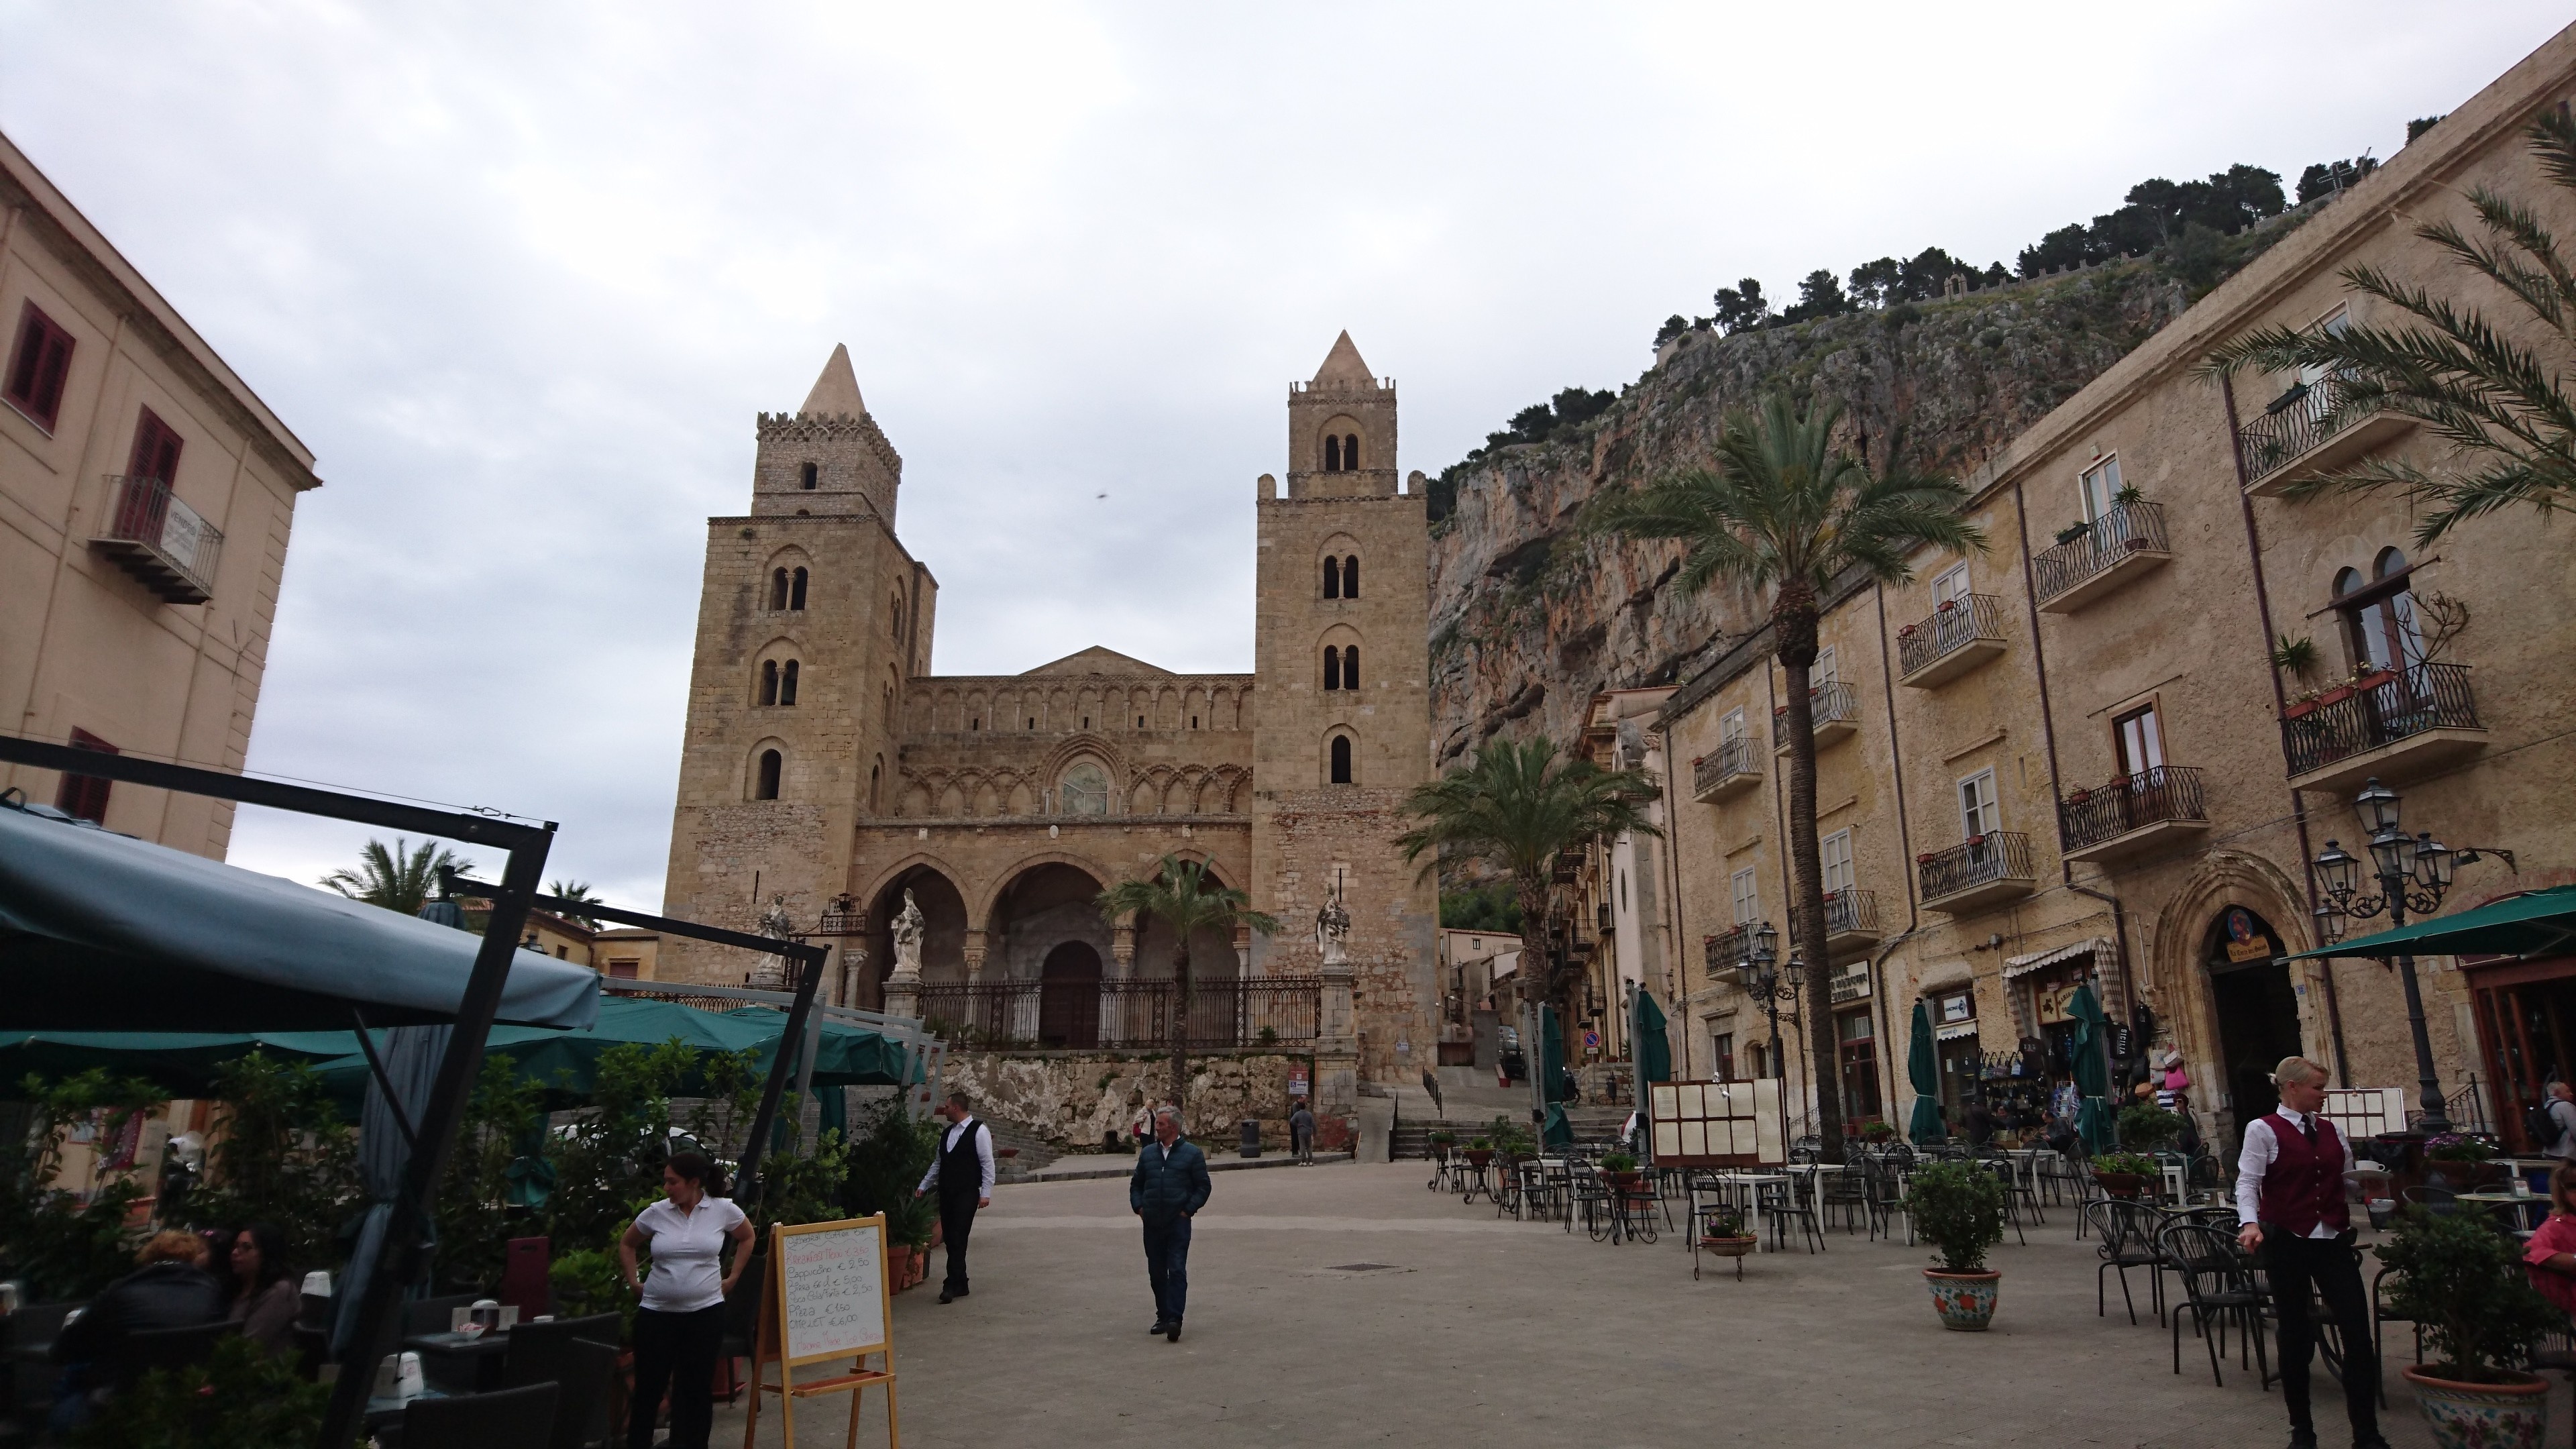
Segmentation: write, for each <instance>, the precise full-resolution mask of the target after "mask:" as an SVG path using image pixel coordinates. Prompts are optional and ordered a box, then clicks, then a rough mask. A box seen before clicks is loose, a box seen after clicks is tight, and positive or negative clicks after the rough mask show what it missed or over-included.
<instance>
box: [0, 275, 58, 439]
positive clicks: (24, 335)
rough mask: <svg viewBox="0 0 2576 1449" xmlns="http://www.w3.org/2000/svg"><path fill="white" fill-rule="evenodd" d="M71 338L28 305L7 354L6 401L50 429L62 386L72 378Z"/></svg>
mask: <svg viewBox="0 0 2576 1449" xmlns="http://www.w3.org/2000/svg"><path fill="white" fill-rule="evenodd" d="M71 370H72V335H71V334H70V333H69V332H66V331H64V330H63V329H62V328H60V327H57V326H55V325H54V319H53V318H51V317H48V316H46V315H45V314H44V313H43V312H41V311H39V310H37V308H36V304H35V303H33V302H30V303H28V304H27V310H26V312H25V313H24V315H23V316H22V318H21V320H20V321H19V323H18V341H17V345H16V346H15V347H14V348H12V349H11V351H10V354H9V385H8V388H7V390H6V392H7V396H8V399H9V401H10V402H11V403H12V404H14V405H15V406H16V407H17V409H18V411H20V412H22V413H25V414H26V415H27V416H28V417H30V418H33V419H35V420H36V421H37V422H38V423H40V424H42V425H43V426H44V428H45V430H46V431H48V432H51V431H52V430H53V426H54V421H55V419H56V418H57V417H58V416H60V414H61V412H62V407H63V384H64V382H65V381H66V380H67V379H69V377H70V376H71Z"/></svg>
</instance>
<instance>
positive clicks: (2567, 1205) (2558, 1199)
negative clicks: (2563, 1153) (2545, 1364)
mask: <svg viewBox="0 0 2576 1449" xmlns="http://www.w3.org/2000/svg"><path fill="white" fill-rule="evenodd" d="M2522 1265H2523V1272H2524V1273H2525V1274H2526V1275H2527V1276H2528V1277H2529V1278H2530V1279H2531V1286H2532V1287H2534V1288H2537V1289H2539V1290H2540V1294H2541V1296H2542V1297H2544V1298H2546V1299H2548V1300H2549V1301H2550V1302H2552V1303H2555V1304H2557V1305H2558V1306H2559V1308H2560V1309H2561V1310H2563V1311H2564V1312H2566V1313H2568V1314H2570V1315H2576V1162H2563V1163H2560V1164H2559V1165H2558V1167H2557V1168H2556V1169H2555V1170H2554V1171H2552V1172H2551V1173H2550V1174H2549V1216H2548V1217H2547V1218H2545V1219H2543V1220H2542V1222H2541V1224H2540V1230H2539V1231H2538V1232H2535V1233H2533V1234H2532V1235H2531V1241H2530V1242H2528V1243H2526V1244H2524V1245H2523V1249H2522Z"/></svg>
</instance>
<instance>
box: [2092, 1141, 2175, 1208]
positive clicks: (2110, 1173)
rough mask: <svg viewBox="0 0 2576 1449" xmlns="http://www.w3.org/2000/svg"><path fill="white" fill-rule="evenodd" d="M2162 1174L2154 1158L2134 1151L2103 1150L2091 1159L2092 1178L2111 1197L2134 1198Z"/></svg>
mask: <svg viewBox="0 0 2576 1449" xmlns="http://www.w3.org/2000/svg"><path fill="white" fill-rule="evenodd" d="M2163 1176H2164V1174H2163V1173H2161V1172H2159V1171H2157V1169H2156V1160H2155V1159H2154V1158H2152V1157H2141V1156H2139V1155H2138V1154H2137V1153H2134V1152H2105V1153H2103V1154H2102V1155H2101V1156H2099V1157H2096V1158H2094V1159H2093V1180H2094V1181H2095V1182H2098V1183H2100V1184H2101V1185H2102V1190H2103V1191H2104V1192H2107V1193H2109V1194H2110V1195H2111V1196H2113V1197H2122V1198H2135V1197H2136V1196H2137V1195H2138V1194H2140V1193H2142V1192H2145V1191H2146V1190H2147V1184H2149V1183H2151V1182H2155V1181H2157V1180H2158V1179H2160V1178H2162V1177H2163Z"/></svg>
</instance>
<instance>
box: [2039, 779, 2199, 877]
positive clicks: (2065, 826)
mask: <svg viewBox="0 0 2576 1449" xmlns="http://www.w3.org/2000/svg"><path fill="white" fill-rule="evenodd" d="M2208 829H2209V811H2208V809H2207V808H2206V807H2205V806H2203V805H2202V803H2201V794H2200V771H2198V770H2195V769H2192V768H2190V767H2188V766H2184V765H2158V766H2156V767H2155V768H2153V769H2148V770H2141V771H2139V772H2138V773H2136V774H2134V775H2117V776H2113V777H2112V779H2111V781H2110V782H2109V783H2108V784H2104V785H2099V786H2095V787H2093V788H2092V789H2079V790H2076V791H2073V792H2071V793H2070V794H2068V795H2067V797H2066V798H2065V799H2063V800H2060V801H2058V802H2057V838H2058V840H2059V842H2060V843H2061V844H2062V845H2063V847H2064V849H2065V853H2066V858H2067V859H2068V860H2089V861H2094V862H2096V863H2103V864H2107V863H2109V862H2111V861H2116V860H2125V859H2127V858H2129V857H2131V856H2134V855H2143V854H2146V853H2147V852H2149V851H2152V850H2157V849H2161V848H2163V847H2165V846H2168V845H2172V844H2175V843H2177V842H2178V841H2180V840H2183V839H2188V838H2190V837H2193V836H2197V835H2199V834H2201V833H2203V832H2204V831H2206V830H2208Z"/></svg>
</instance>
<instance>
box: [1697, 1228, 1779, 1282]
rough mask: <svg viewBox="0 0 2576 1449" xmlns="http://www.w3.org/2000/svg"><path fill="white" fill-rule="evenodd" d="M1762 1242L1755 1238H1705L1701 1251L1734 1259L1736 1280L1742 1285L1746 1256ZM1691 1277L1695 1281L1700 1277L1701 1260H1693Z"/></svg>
mask: <svg viewBox="0 0 2576 1449" xmlns="http://www.w3.org/2000/svg"><path fill="white" fill-rule="evenodd" d="M1761 1241H1762V1240H1761V1239H1760V1238H1753V1237H1744V1238H1709V1237H1703V1238H1701V1239H1700V1240H1699V1250H1700V1251H1701V1252H1703V1253H1708V1254H1711V1255H1713V1256H1716V1257H1720V1258H1733V1259H1734V1260H1735V1278H1736V1281H1737V1282H1739V1283H1740V1282H1742V1281H1744V1259H1745V1255H1747V1254H1749V1253H1751V1252H1752V1251H1753V1249H1754V1246H1755V1245H1756V1244H1758V1243H1760V1242H1761ZM1691 1277H1692V1278H1693V1279H1697V1278H1698V1277H1699V1260H1698V1259H1696V1258H1694V1259H1692V1260H1691Z"/></svg>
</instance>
